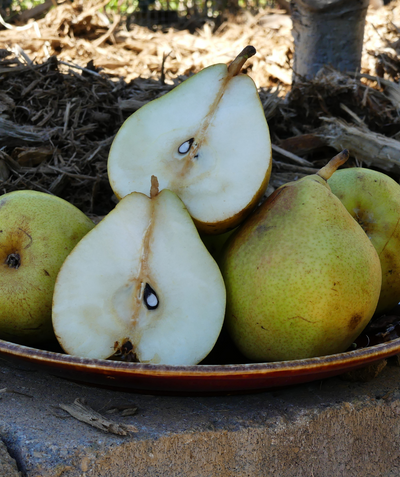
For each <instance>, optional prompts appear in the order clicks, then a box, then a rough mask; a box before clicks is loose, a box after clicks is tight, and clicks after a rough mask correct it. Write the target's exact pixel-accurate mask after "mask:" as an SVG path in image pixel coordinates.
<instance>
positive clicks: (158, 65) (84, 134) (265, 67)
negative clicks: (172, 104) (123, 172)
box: [0, 0, 400, 216]
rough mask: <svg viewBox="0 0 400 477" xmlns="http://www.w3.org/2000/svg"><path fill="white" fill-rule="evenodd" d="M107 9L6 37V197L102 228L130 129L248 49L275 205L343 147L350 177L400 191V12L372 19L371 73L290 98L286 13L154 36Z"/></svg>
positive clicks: (2, 120)
mask: <svg viewBox="0 0 400 477" xmlns="http://www.w3.org/2000/svg"><path fill="white" fill-rule="evenodd" d="M106 3H107V2H106V1H102V2H99V1H85V2H84V1H83V0H81V1H75V2H73V3H70V2H64V3H59V5H58V6H57V7H55V8H52V9H50V10H49V11H48V12H47V13H46V15H45V16H44V17H43V18H41V19H36V20H35V19H31V20H29V21H28V22H27V23H25V24H21V25H15V24H13V25H9V28H4V29H2V30H0V45H2V46H3V49H1V50H0V187H1V193H6V192H10V191H12V190H17V189H35V190H40V191H45V192H49V193H51V194H55V195H58V196H60V197H63V198H65V199H66V200H68V201H70V202H71V203H73V204H74V205H76V206H78V207H79V208H80V209H81V210H83V211H84V212H85V213H86V214H88V215H90V216H103V215H105V214H106V213H108V212H109V211H110V210H111V209H112V208H113V207H114V206H115V203H116V200H115V197H114V196H113V193H112V190H111V188H110V186H109V184H108V178H107V157H108V151H109V148H110V145H111V143H112V140H113V138H114V136H115V134H116V132H117V131H118V129H119V128H120V127H121V125H122V123H123V121H124V120H125V119H126V118H127V117H128V116H129V115H130V114H132V113H133V112H134V111H136V110H137V109H139V108H140V107H141V106H143V105H144V104H146V103H147V102H149V101H151V100H153V99H155V98H157V97H160V96H162V95H163V94H165V93H167V92H168V91H170V90H171V89H172V88H173V87H175V86H176V85H178V84H179V83H181V82H182V81H184V80H185V79H186V78H188V77H189V76H190V75H192V74H194V73H196V72H198V71H200V70H201V69H202V68H204V67H206V66H209V65H211V64H214V63H219V62H226V63H228V62H230V61H232V59H233V58H234V57H235V56H236V55H237V54H238V53H239V52H240V51H241V50H242V49H243V47H244V46H246V45H248V44H252V45H253V46H255V47H256V49H257V55H255V56H254V57H253V58H251V59H250V60H249V61H248V63H247V64H246V66H245V72H246V73H247V74H249V75H250V76H251V77H252V78H253V79H254V81H255V83H256V84H257V86H258V88H259V94H260V98H261V101H262V104H263V107H264V111H265V115H266V118H267V120H268V124H269V127H270V132H271V138H272V143H273V158H274V163H273V174H272V178H271V181H270V186H269V189H268V193H270V192H272V190H273V189H274V188H276V187H278V186H279V185H281V184H283V183H285V182H287V181H290V180H294V179H297V178H300V177H302V176H304V175H306V174H310V173H313V172H314V171H316V170H317V169H318V168H319V167H321V166H322V165H324V164H325V163H326V162H327V160H328V159H330V158H331V157H332V156H333V155H335V154H336V152H337V151H339V150H341V149H342V148H344V147H346V148H348V149H349V150H350V153H351V160H350V161H351V162H350V163H351V164H357V165H361V164H362V165H364V166H366V167H372V168H375V169H377V170H381V171H383V172H386V173H387V174H389V175H391V176H392V177H393V178H395V179H396V180H399V178H400V142H399V141H398V140H399V138H400V115H399V111H400V89H399V88H400V86H399V84H398V81H399V76H400V56H399V54H400V1H394V2H391V3H390V4H389V5H388V6H386V7H382V8H380V9H378V10H372V9H370V10H369V12H368V15H367V23H366V30H365V41H364V50H363V56H362V68H361V71H360V72H354V73H352V74H347V75H344V74H341V73H339V72H337V71H334V70H332V69H329V68H327V69H326V70H325V71H323V72H321V74H320V75H319V76H318V77H317V78H315V79H314V80H313V81H310V82H304V81H300V80H297V81H296V82H295V83H294V84H293V85H292V75H293V72H292V70H291V65H292V59H293V40H292V37H291V20H290V16H289V15H288V14H287V13H286V12H285V11H284V10H279V9H271V8H270V9H265V10H262V11H260V12H259V13H258V14H257V15H251V14H250V13H248V12H242V13H241V14H240V15H238V16H236V17H234V18H227V19H226V20H224V21H222V22H219V24H217V23H216V22H214V23H213V22H212V21H207V22H202V23H201V24H199V25H198V26H196V25H193V22H192V23H191V24H190V25H188V24H187V22H186V24H185V22H180V24H179V25H174V26H170V27H165V26H164V27H163V28H152V29H150V28H146V27H144V26H140V25H135V24H132V23H129V22H128V19H127V18H123V17H122V16H121V15H118V14H116V13H109V12H107V11H106V10H105V9H104V7H105V5H106Z"/></svg>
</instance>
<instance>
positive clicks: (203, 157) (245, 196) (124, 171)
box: [108, 46, 272, 234]
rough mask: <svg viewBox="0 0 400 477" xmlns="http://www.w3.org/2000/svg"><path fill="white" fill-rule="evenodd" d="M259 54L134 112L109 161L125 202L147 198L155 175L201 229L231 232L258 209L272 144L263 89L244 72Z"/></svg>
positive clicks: (210, 71)
mask: <svg viewBox="0 0 400 477" xmlns="http://www.w3.org/2000/svg"><path fill="white" fill-rule="evenodd" d="M254 54H255V49H254V48H253V47H251V46H249V47H246V48H245V49H244V50H243V51H242V53H241V54H240V55H239V56H238V57H237V58H236V59H235V60H234V61H233V62H232V63H231V65H230V66H229V67H227V66H226V65H225V64H216V65H213V66H210V67H208V68H205V69H204V70H202V71H200V72H199V73H197V74H196V75H194V76H192V77H191V78H189V79H187V80H186V81H184V82H183V83H181V84H180V85H179V86H177V87H176V88H174V89H173V90H172V91H170V92H169V93H167V94H165V95H164V96H162V97H161V98H158V99H156V100H153V101H151V102H149V103H148V104H146V105H145V106H143V107H142V108H140V109H139V110H138V111H136V112H135V113H134V114H132V115H131V116H130V117H129V118H128V119H127V120H126V121H125V122H124V124H123V125H122V127H121V128H120V130H119V131H118V133H117V135H116V137H115V139H114V141H113V143H112V146H111V149H110V153H109V157H108V175H109V180H110V184H111V187H112V189H113V191H114V193H115V194H116V196H117V197H118V198H119V199H120V198H122V197H124V196H126V195H127V194H129V193H130V192H142V193H144V194H148V184H149V182H150V177H151V176H152V175H155V176H157V178H158V180H159V184H160V189H170V190H172V191H174V192H175V193H176V194H177V195H178V196H179V197H180V199H181V200H182V201H183V202H184V204H185V205H186V207H187V209H188V211H189V213H190V214H191V216H192V218H193V220H194V221H195V223H196V226H197V227H198V229H199V230H200V231H201V232H203V233H207V234H217V233H224V232H226V231H228V230H230V229H233V228H234V227H236V225H238V224H239V223H240V222H241V221H242V220H243V219H244V217H245V216H246V215H248V214H249V213H250V211H251V210H252V209H253V208H254V207H255V206H256V205H257V204H258V202H259V200H260V198H261V197H262V195H263V193H264V191H265V189H266V187H267V185H268V180H269V177H270V174H271V164H272V161H271V142H270V136H269V129H268V125H267V122H266V119H265V114H264V110H263V106H262V104H261V101H260V98H259V95H258V91H257V88H256V86H255V84H254V82H253V80H252V79H251V78H250V77H248V76H246V75H244V74H240V70H241V68H242V66H243V65H244V63H245V61H246V60H247V59H248V58H249V57H250V56H252V55H254Z"/></svg>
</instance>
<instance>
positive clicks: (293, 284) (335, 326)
mask: <svg viewBox="0 0 400 477" xmlns="http://www.w3.org/2000/svg"><path fill="white" fill-rule="evenodd" d="M347 158H348V152H347V151H343V152H342V153H341V154H339V155H338V156H336V157H335V158H334V159H332V160H331V161H330V162H329V164H327V165H326V166H325V167H324V168H322V169H321V170H320V171H319V172H318V173H317V174H315V175H311V176H307V177H304V178H302V179H300V180H298V181H296V182H290V183H288V184H286V185H284V186H282V187H280V188H279V189H277V190H276V191H275V192H274V193H273V194H272V195H271V196H269V197H268V199H267V200H266V201H265V202H264V203H263V204H262V205H261V206H260V207H259V208H258V209H257V210H256V211H255V212H254V213H253V214H252V215H251V216H250V217H248V218H247V219H246V221H245V222H244V223H242V224H241V225H240V227H239V228H238V230H237V231H236V232H235V233H234V234H233V235H232V237H231V238H230V239H228V242H227V245H226V248H225V250H224V253H223V257H222V259H221V262H220V265H221V270H222V273H223V276H224V279H225V284H226V290H227V315H226V324H227V328H228V330H229V333H230V334H231V336H232V339H233V341H234V343H235V344H236V345H237V347H238V348H239V350H240V351H241V352H242V353H243V354H244V355H245V356H246V357H248V358H249V359H251V360H253V361H279V360H292V359H302V358H310V357H316V356H322V355H328V354H333V353H338V352H343V351H344V350H346V349H347V348H348V347H349V346H350V345H351V344H352V343H353V341H354V339H355V338H356V337H357V336H358V335H359V334H360V333H361V331H362V330H363V329H364V327H365V326H366V325H367V323H368V322H369V320H370V319H371V317H372V315H373V313H374V311H375V308H376V305H377V303H378V298H379V293H380V287H381V266H380V262H379V257H378V254H377V253H376V250H375V248H374V247H373V245H372V244H371V242H370V240H369V239H368V237H367V236H366V234H365V233H364V231H363V230H362V228H361V227H360V226H359V225H358V224H357V222H356V221H355V220H354V219H353V218H352V217H351V216H350V214H349V213H348V212H347V210H346V209H345V207H344V206H343V204H342V203H341V202H340V200H339V199H338V198H337V197H336V196H335V195H334V194H333V193H332V192H331V191H330V189H329V186H328V184H327V179H328V178H329V177H330V176H331V175H332V173H333V172H334V171H335V170H336V168H337V167H338V166H339V165H341V164H343V163H344V162H345V160H346V159H347Z"/></svg>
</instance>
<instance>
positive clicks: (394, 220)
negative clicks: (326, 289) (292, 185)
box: [328, 167, 400, 314]
mask: <svg viewBox="0 0 400 477" xmlns="http://www.w3.org/2000/svg"><path fill="white" fill-rule="evenodd" d="M328 184H329V186H330V187H331V190H332V192H333V193H334V194H335V195H336V196H337V197H338V198H339V199H340V200H341V202H342V204H343V205H344V206H345V207H346V209H347V211H348V212H349V213H350V215H351V216H352V217H353V218H354V219H355V220H356V221H357V222H358V223H359V224H360V225H361V227H362V228H363V230H364V231H365V233H366V234H367V235H368V237H369V238H370V240H371V242H372V244H373V245H374V247H375V249H376V251H377V252H378V255H379V258H380V261H381V267H382V289H381V295H380V298H379V302H378V306H377V309H376V312H377V314H380V313H385V312H387V311H390V310H391V309H392V308H393V307H394V306H396V305H397V303H399V301H400V185H399V184H398V183H397V182H396V181H395V180H393V179H392V178H391V177H389V176H387V175H386V174H383V173H381V172H378V171H374V170H372V169H364V168H360V167H352V168H348V169H342V170H340V171H337V172H335V173H334V174H333V175H332V177H331V178H330V179H329V180H328Z"/></svg>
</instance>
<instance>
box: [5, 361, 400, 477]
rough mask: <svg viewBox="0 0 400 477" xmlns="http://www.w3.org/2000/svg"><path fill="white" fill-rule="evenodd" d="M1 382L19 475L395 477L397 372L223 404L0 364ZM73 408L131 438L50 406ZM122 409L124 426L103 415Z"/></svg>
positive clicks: (8, 440) (398, 470) (118, 416)
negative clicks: (83, 408)
mask: <svg viewBox="0 0 400 477" xmlns="http://www.w3.org/2000/svg"><path fill="white" fill-rule="evenodd" d="M0 379H1V381H2V382H1V385H0V388H1V389H2V390H3V392H2V393H1V399H0V436H1V438H2V440H3V441H4V442H5V444H6V445H7V448H8V451H9V453H10V454H11V456H12V458H14V459H15V460H16V461H17V463H18V466H19V470H20V472H21V475H22V476H26V477H78V476H79V477H125V476H126V477H128V476H129V477H136V476H137V477H158V476H160V477H161V476H162V477H167V476H168V477H171V476H173V477H175V476H176V477H215V476H221V477H224V476H233V475H235V476H237V477H245V476H246V477H258V476H265V475H269V476H277V477H278V476H279V477H292V476H293V477H302V476H307V477H325V476H326V477H336V476H338V477H339V476H340V477H343V476H349V477H350V476H351V477H355V476H362V477H369V476H370V477H376V476H377V475H379V476H382V477H389V476H398V475H400V368H399V367H396V366H387V367H386V368H385V369H384V370H383V371H382V372H381V374H380V375H379V376H378V377H377V378H375V379H373V380H372V381H369V382H367V383H360V382H350V381H345V380H343V379H341V378H331V379H327V380H324V381H318V382H314V383H309V384H304V385H300V386H295V387H290V388H285V389H282V390H277V391H271V392H264V393H260V394H249V395H236V396H223V397H170V396H147V395H140V394H135V393H126V392H120V391H113V390H108V389H100V388H95V387H89V386H85V385H81V384H77V383H74V382H70V381H66V380H63V379H60V378H56V377H53V376H50V375H46V374H41V373H39V372H36V371H32V370H28V369H24V368H21V367H18V366H16V365H15V364H12V363H7V362H4V361H3V362H2V365H1V367H0ZM5 389H6V391H4V390H5ZM76 398H84V399H85V400H86V402H87V404H88V405H90V406H91V407H92V408H93V409H94V410H96V411H99V412H100V413H101V414H102V415H103V416H105V417H106V418H109V419H111V420H114V421H115V422H117V423H119V424H123V425H125V426H128V429H129V426H135V427H136V428H137V432H128V434H127V435H126V436H119V435H114V434H110V433H105V432H103V431H100V430H98V429H95V428H93V427H91V426H89V425H88V424H85V423H83V422H80V421H78V420H76V419H75V418H73V417H71V416H70V415H69V414H68V413H67V412H66V411H64V410H63V409H61V408H60V407H59V405H60V404H72V403H73V402H74V400H75V399H76ZM133 407H137V408H138V412H137V414H136V415H133V416H124V415H123V413H121V412H115V413H113V414H107V412H106V410H107V409H110V408H113V410H118V409H126V408H130V409H132V408H133ZM6 457H7V456H6ZM12 462H13V461H12V459H11V460H6V461H5V460H4V459H2V458H1V457H0V476H4V477H6V476H7V477H11V476H12V477H14V474H15V476H18V473H17V471H16V469H15V466H14V469H13V472H14V474H12V473H11V471H9V470H8V469H9V468H8V467H6V466H7V465H12ZM10 469H12V467H10Z"/></svg>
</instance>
